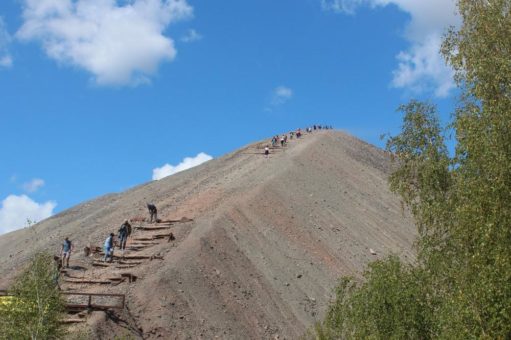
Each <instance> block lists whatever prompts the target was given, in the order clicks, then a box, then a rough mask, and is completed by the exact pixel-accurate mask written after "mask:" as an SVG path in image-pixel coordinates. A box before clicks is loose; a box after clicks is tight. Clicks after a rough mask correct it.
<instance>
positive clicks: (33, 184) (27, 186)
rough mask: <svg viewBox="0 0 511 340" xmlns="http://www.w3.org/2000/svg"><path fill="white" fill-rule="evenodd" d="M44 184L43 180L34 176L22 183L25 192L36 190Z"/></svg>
mask: <svg viewBox="0 0 511 340" xmlns="http://www.w3.org/2000/svg"><path fill="white" fill-rule="evenodd" d="M43 186H44V180H42V179H40V178H34V179H32V180H31V181H30V182H26V183H23V190H25V191H26V192H36V191H37V190H39V189H40V188H42V187H43Z"/></svg>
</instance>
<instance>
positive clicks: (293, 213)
mask: <svg viewBox="0 0 511 340" xmlns="http://www.w3.org/2000/svg"><path fill="white" fill-rule="evenodd" d="M266 143H267V141H263V142H259V143H255V144H252V145H249V146H247V147H244V148H242V149H240V150H238V151H236V152H233V153H231V154H228V155H226V156H224V157H222V158H218V159H215V160H212V161H210V162H207V163H205V164H203V165H201V166H198V167H196V168H193V169H191V170H188V171H185V172H182V173H178V174H176V175H173V176H170V177H167V178H164V179H162V180H159V181H153V182H150V183H147V184H144V185H140V186H138V187H135V188H133V189H131V190H128V191H126V192H123V193H120V194H111V195H106V196H103V197H100V198H98V199H95V200H92V201H89V202H85V203H83V204H80V205H78V206H76V207H74V208H71V209H69V210H66V211H64V212H62V213H60V214H58V215H56V216H54V217H52V218H50V219H47V220H45V221H43V222H41V223H38V224H37V225H35V226H33V227H31V228H26V229H23V230H19V231H16V232H13V233H10V234H6V235H2V236H1V237H0V288H5V287H8V285H9V282H11V280H12V278H13V276H14V275H15V274H16V273H17V272H18V271H19V269H20V268H22V266H23V263H26V261H27V259H29V258H30V257H31V256H32V255H33V254H34V253H35V252H37V251H42V250H46V251H50V252H52V253H58V250H59V248H60V244H61V242H62V240H63V239H64V237H66V236H69V237H70V239H71V240H72V241H73V242H74V244H75V248H76V252H75V253H74V254H73V256H72V258H71V268H70V269H68V270H67V271H66V272H65V273H63V275H62V280H61V283H62V287H63V289H64V290H65V291H69V292H103V293H105V292H107V293H122V294H126V297H127V306H126V308H125V309H124V310H122V311H113V312H108V313H104V312H94V313H92V314H89V315H87V316H86V318H85V321H86V322H84V323H83V324H82V325H80V326H72V327H75V328H74V329H80V327H81V328H87V327H88V328H90V330H91V332H92V334H93V336H94V337H95V338H105V339H107V338H113V337H114V336H115V335H121V334H124V335H126V334H129V335H131V336H133V337H135V338H144V339H152V338H163V339H174V338H176V339H197V338H204V339H211V338H215V337H217V338H225V339H275V338H279V339H296V338H298V337H299V336H301V335H302V334H303V333H304V331H305V330H306V329H307V328H308V327H310V326H311V325H312V324H313V323H314V322H315V321H316V320H319V319H321V318H322V317H323V316H324V313H325V311H326V308H327V306H328V303H329V302H330V301H331V299H332V297H333V288H334V287H335V284H336V282H337V281H338V279H339V277H340V276H344V275H350V276H354V277H356V278H360V277H361V274H362V272H363V270H364V268H365V266H366V264H367V263H368V262H369V261H372V260H375V259H378V258H383V257H384V256H386V255H388V254H391V253H395V254H397V255H399V256H400V257H402V258H404V259H406V260H408V261H413V260H414V256H415V255H414V251H413V242H414V240H415V237H416V230H415V227H414V225H413V221H412V220H411V218H410V217H409V215H408V214H407V213H406V211H403V209H402V206H401V203H400V201H399V199H398V198H397V197H396V196H395V195H393V194H392V193H391V192H390V191H389V189H388V183H387V177H388V175H389V173H390V171H391V162H390V158H389V157H388V155H386V154H385V153H384V152H383V151H382V150H379V149H377V148H375V147H373V146H371V145H369V144H366V143H364V142H362V141H360V140H358V139H356V138H354V137H351V136H349V135H347V134H345V133H342V132H339V131H319V132H315V133H313V134H306V135H305V136H304V137H302V138H301V139H300V140H296V139H293V140H291V141H290V143H289V145H288V146H287V147H285V148H276V149H272V153H271V154H270V157H269V158H265V156H264V155H263V147H264V145H266ZM149 201H151V202H154V203H155V204H156V205H157V206H158V208H159V217H160V218H161V219H164V220H179V219H181V218H182V217H187V218H190V219H193V221H188V222H185V221H183V222H179V223H178V222H176V223H173V224H166V225H160V226H161V227H162V229H158V230H147V229H146V230H143V229H136V230H135V232H134V234H133V236H132V238H131V239H130V240H129V243H128V245H129V246H130V250H128V251H127V252H126V255H127V256H129V255H135V256H142V257H144V256H147V257H148V258H142V259H124V260H121V261H120V262H119V261H116V262H115V263H113V264H112V265H110V266H108V267H105V266H100V265H98V261H97V260H98V259H99V256H100V255H95V256H89V257H86V256H84V255H83V254H82V252H81V249H83V247H85V246H86V245H91V246H101V245H102V243H103V240H104V239H105V238H106V236H107V235H108V234H109V233H110V232H116V231H117V229H118V228H119V226H120V224H121V223H122V222H123V221H124V220H125V219H126V218H133V217H136V216H146V207H145V203H146V202H149ZM135 225H136V226H147V224H146V223H135ZM153 227H154V226H153ZM170 232H172V233H173V235H174V236H175V240H172V241H169V240H168V238H167V237H163V236H162V237H161V238H154V235H168V234H169V233H170ZM151 257H152V259H151ZM121 274H131V275H133V276H136V281H133V282H129V281H130V280H128V279H126V276H125V277H124V279H122V280H121V278H122V277H121ZM84 281H85V282H87V281H100V282H89V283H84ZM72 329H73V328H72Z"/></svg>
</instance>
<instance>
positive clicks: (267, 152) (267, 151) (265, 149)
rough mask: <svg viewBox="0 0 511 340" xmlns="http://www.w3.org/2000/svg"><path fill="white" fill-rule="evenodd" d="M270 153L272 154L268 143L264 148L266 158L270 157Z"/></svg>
mask: <svg viewBox="0 0 511 340" xmlns="http://www.w3.org/2000/svg"><path fill="white" fill-rule="evenodd" d="M269 154H270V148H269V147H268V145H266V147H265V148H264V156H265V157H266V158H268V157H269Z"/></svg>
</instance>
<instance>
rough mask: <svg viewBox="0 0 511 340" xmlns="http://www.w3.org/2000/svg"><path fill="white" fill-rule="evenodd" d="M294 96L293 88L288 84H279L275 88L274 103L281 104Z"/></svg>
mask: <svg viewBox="0 0 511 340" xmlns="http://www.w3.org/2000/svg"><path fill="white" fill-rule="evenodd" d="M291 98H293V90H292V89H290V88H289V87H286V86H279V87H276V88H275V89H274V90H273V97H272V101H271V104H272V105H274V106H275V105H281V104H284V103H285V102H287V101H288V100H289V99H291Z"/></svg>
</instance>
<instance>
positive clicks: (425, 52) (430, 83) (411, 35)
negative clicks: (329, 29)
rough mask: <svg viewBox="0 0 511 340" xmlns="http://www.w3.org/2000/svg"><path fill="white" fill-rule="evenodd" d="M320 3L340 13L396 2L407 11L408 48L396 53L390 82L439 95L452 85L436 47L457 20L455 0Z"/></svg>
mask: <svg viewBox="0 0 511 340" xmlns="http://www.w3.org/2000/svg"><path fill="white" fill-rule="evenodd" d="M321 4H322V7H323V9H325V10H332V11H335V12H344V13H353V12H354V11H355V10H356V8H357V7H358V6H361V5H366V6H370V7H377V6H387V5H394V6H397V7H398V8H399V9H401V10H402V11H404V12H406V13H408V14H409V15H410V22H409V23H408V26H407V28H406V33H405V37H406V39H407V40H408V41H409V42H410V48H409V49H408V50H407V51H402V52H400V53H399V54H398V55H397V60H398V67H397V68H396V70H394V72H393V80H392V85H393V86H395V87H399V88H407V89H411V90H412V91H418V92H424V91H430V90H433V92H434V93H435V94H436V95H437V96H439V97H444V96H447V95H448V94H449V91H450V90H451V89H452V88H453V87H454V82H453V77H452V76H453V72H452V70H451V69H450V68H449V67H448V66H447V65H446V64H445V62H444V60H443V58H442V57H441V56H440V55H439V50H440V44H441V42H442V34H443V32H444V30H445V29H446V28H447V27H448V26H452V25H454V26H456V25H459V23H460V18H459V17H458V16H457V15H456V3H455V0H428V1H424V0H321Z"/></svg>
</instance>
